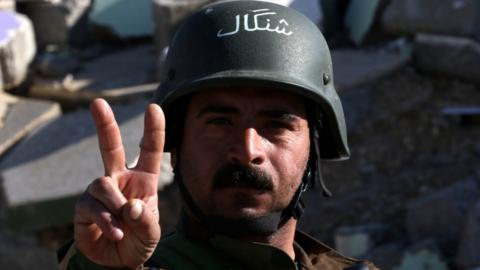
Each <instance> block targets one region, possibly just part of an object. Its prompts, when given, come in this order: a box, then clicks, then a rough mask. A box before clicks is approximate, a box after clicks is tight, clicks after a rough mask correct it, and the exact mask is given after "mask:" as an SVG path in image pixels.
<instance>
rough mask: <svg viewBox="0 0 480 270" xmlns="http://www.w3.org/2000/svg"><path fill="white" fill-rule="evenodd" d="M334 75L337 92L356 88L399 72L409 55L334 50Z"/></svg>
mask: <svg viewBox="0 0 480 270" xmlns="http://www.w3.org/2000/svg"><path fill="white" fill-rule="evenodd" d="M332 61H333V73H334V78H335V86H336V88H337V91H343V90H346V89H351V88H355V87H358V86H361V85H363V84H366V83H369V82H372V81H374V80H377V79H380V78H382V77H384V76H386V75H388V74H391V73H393V72H394V71H396V70H399V69H400V68H402V67H403V66H405V65H406V64H407V62H408V61H409V55H407V54H404V53H397V52H388V51H362V50H346V49H342V50H334V51H333V52H332Z"/></svg>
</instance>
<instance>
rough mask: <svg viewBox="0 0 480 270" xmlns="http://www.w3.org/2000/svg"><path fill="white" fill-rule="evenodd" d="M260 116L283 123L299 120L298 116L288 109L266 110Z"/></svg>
mask: <svg viewBox="0 0 480 270" xmlns="http://www.w3.org/2000/svg"><path fill="white" fill-rule="evenodd" d="M260 115H262V116H266V117H269V118H276V119H278V120H283V121H294V120H297V119H298V118H299V117H298V116H297V115H295V114H294V113H292V112H290V111H288V110H286V109H265V110H262V111H260Z"/></svg>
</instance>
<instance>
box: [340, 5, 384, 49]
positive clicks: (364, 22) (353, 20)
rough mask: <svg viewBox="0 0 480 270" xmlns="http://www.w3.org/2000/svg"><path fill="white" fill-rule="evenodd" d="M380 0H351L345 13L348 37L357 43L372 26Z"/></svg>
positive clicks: (360, 41) (359, 42)
mask: <svg viewBox="0 0 480 270" xmlns="http://www.w3.org/2000/svg"><path fill="white" fill-rule="evenodd" d="M379 4H380V0H367V1H365V0H352V1H351V2H350V5H349V6H348V9H347V13H346V15H345V27H346V28H347V31H348V33H349V35H350V39H351V40H352V41H353V42H355V44H357V45H359V44H361V43H362V41H363V39H364V38H365V36H366V35H367V33H368V31H369V30H370V27H371V26H372V24H373V22H374V20H375V15H376V11H377V8H378V6H379Z"/></svg>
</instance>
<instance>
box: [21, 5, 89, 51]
mask: <svg viewBox="0 0 480 270" xmlns="http://www.w3.org/2000/svg"><path fill="white" fill-rule="evenodd" d="M19 5H20V6H21V10H22V12H23V13H25V14H26V15H27V16H28V17H29V18H30V19H31V20H32V22H33V26H34V29H35V37H36V40H37V46H38V47H39V48H40V49H41V50H43V49H45V48H46V47H47V46H49V45H55V46H59V47H62V48H63V47H67V44H68V41H69V38H71V39H73V40H74V41H76V42H82V40H85V38H86V37H87V35H88V34H87V32H88V30H87V23H86V18H87V16H88V12H89V10H90V6H91V0H58V1H28V0H23V1H22V0H21V1H19ZM70 35H71V37H70Z"/></svg>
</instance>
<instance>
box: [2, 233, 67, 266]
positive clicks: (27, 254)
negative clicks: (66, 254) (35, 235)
mask: <svg viewBox="0 0 480 270" xmlns="http://www.w3.org/2000/svg"><path fill="white" fill-rule="evenodd" d="M0 265H1V266H2V269H18V270H29V269H38V270H51V269H57V268H58V266H57V259H56V255H55V252H53V251H51V250H48V249H46V248H42V247H40V246H38V245H37V244H36V243H35V241H34V240H33V239H27V238H25V237H24V238H18V237H14V236H10V235H4V234H0Z"/></svg>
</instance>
